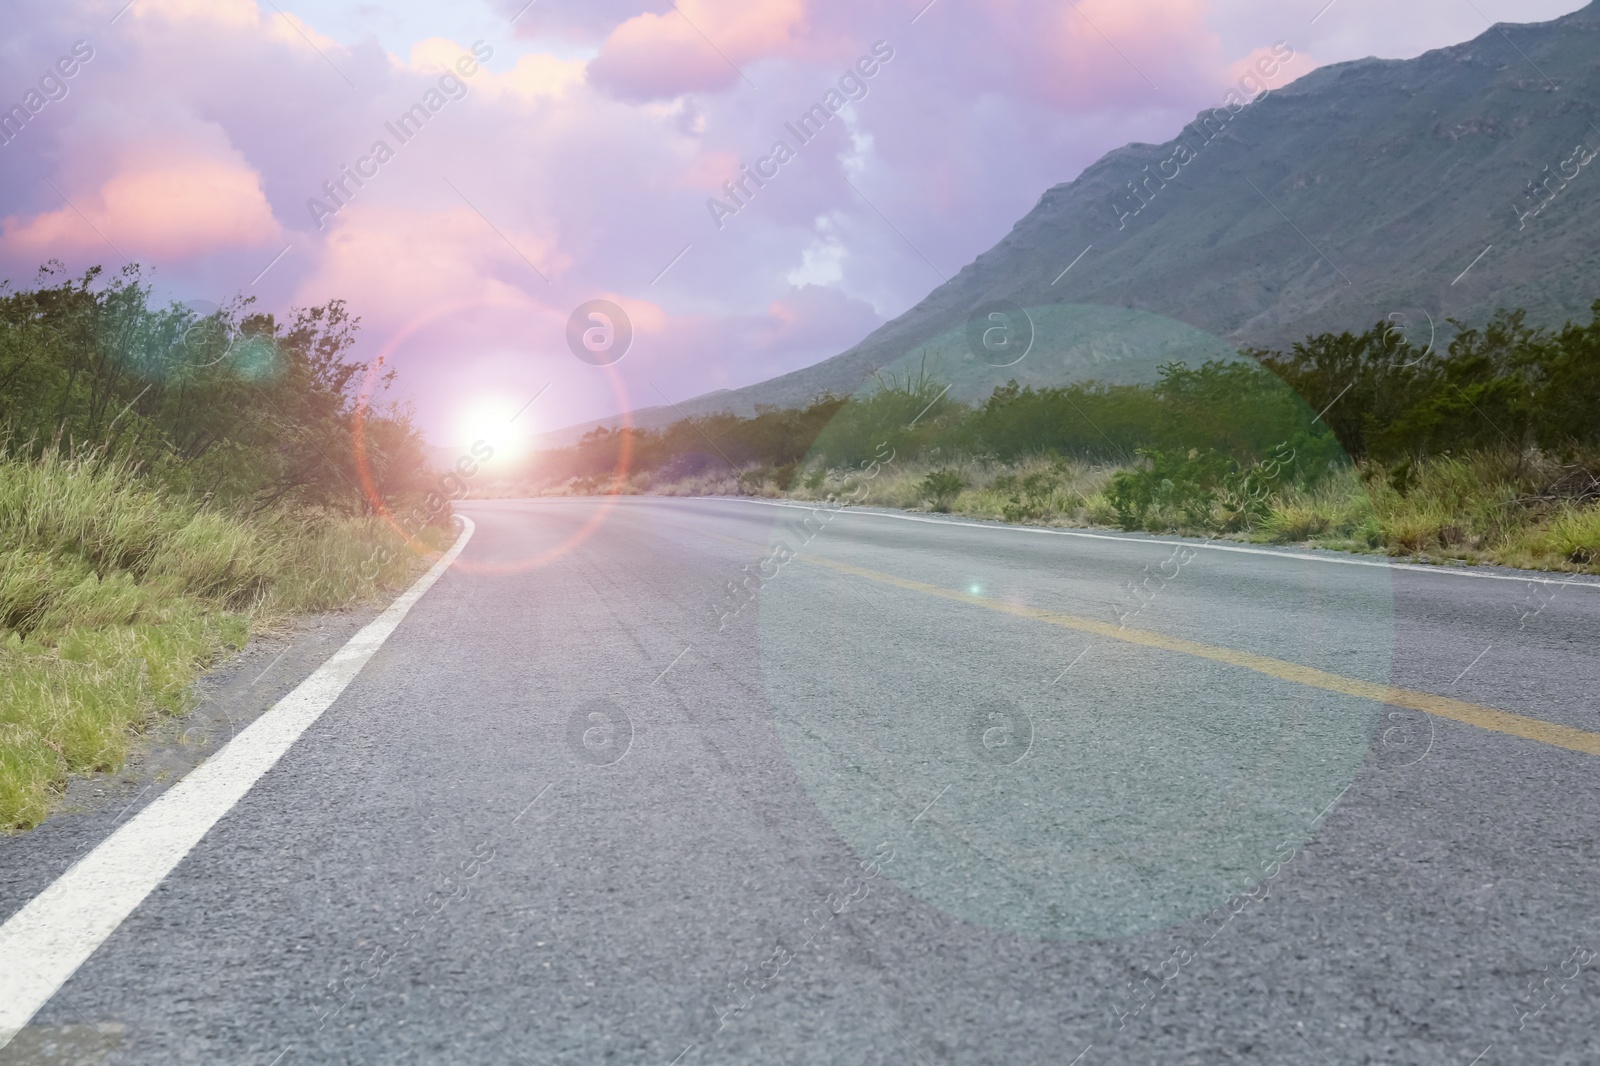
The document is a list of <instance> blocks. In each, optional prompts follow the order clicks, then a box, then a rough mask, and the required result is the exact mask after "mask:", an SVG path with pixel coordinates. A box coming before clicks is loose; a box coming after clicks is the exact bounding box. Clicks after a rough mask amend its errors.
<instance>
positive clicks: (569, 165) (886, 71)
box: [0, 0, 1582, 446]
mask: <svg viewBox="0 0 1600 1066" xmlns="http://www.w3.org/2000/svg"><path fill="white" fill-rule="evenodd" d="M925 2H926V0H679V2H678V4H677V8H676V10H675V9H674V7H673V5H672V4H671V3H666V2H662V3H641V2H638V0H535V2H533V3H532V4H529V5H528V6H526V7H525V8H524V0H504V2H500V0H465V2H464V3H462V4H460V5H459V6H457V7H455V8H454V9H453V10H451V11H448V12H443V13H441V12H439V10H438V9H439V8H440V7H443V6H444V5H440V4H437V3H430V4H422V3H411V4H386V5H384V7H383V8H382V9H381V10H380V9H377V8H374V7H373V6H371V5H369V4H365V3H360V2H356V0H351V2H340V0H329V2H325V3H311V2H307V0H280V2H279V3H278V4H277V6H276V7H274V5H273V4H272V3H268V2H265V0H264V2H262V3H261V4H259V5H258V4H256V3H254V2H252V0H135V2H134V3H133V4H132V5H131V6H129V7H128V8H126V9H125V10H124V9H123V3H124V0H107V2H104V3H100V2H95V3H80V2H72V0H68V2H65V3H63V2H60V0H30V2H24V3H21V4H16V5H8V7H10V10H8V13H7V15H8V18H7V22H8V24H7V27H6V34H5V41H4V43H3V44H0V107H4V108H10V107H12V106H13V105H22V106H27V105H28V104H29V103H30V102H32V103H33V105H34V106H35V107H36V108H37V113H36V114H33V115H32V117H31V118H30V119H29V121H28V122H27V123H26V124H25V125H24V126H23V128H22V130H21V132H20V133H19V134H17V135H16V136H15V137H14V138H12V139H11V140H10V141H9V143H5V144H4V145H0V198H3V202H0V218H3V226H4V229H3V234H4V239H3V242H0V276H3V277H6V278H9V279H10V280H11V281H12V283H13V284H14V285H15V284H18V283H22V284H26V283H28V282H30V281H31V280H32V277H33V271H34V269H35V268H36V267H37V266H38V265H39V264H40V263H41V262H43V261H44V260H45V259H47V258H51V257H54V258H59V259H61V260H63V261H64V262H66V263H67V264H68V266H69V267H71V268H73V269H74V270H77V269H81V268H84V267H87V266H89V265H92V264H94V263H104V264H106V265H107V266H108V267H111V266H120V265H121V263H122V262H123V257H124V256H126V257H127V258H128V259H131V260H134V261H137V262H140V263H143V264H146V265H147V266H149V267H150V268H152V269H153V271H154V276H155V280H156V282H157V285H158V289H159V291H160V292H161V293H162V295H163V296H170V297H172V298H174V299H178V300H191V299H205V300H210V301H214V302H221V301H222V300H223V299H224V298H226V297H228V296H230V295H232V294H235V293H240V292H244V293H249V294H254V295H256V296H257V297H258V303H259V304H260V305H261V306H263V307H265V308H267V309H270V310H274V311H283V310H285V309H287V308H288V307H290V306H293V305H297V304H308V303H320V302H323V301H325V300H328V299H330V298H335V297H342V298H344V299H346V300H348V301H349V302H350V304H351V307H352V309H353V310H354V311H355V312H356V313H357V314H359V315H360V316H361V317H362V319H363V324H364V325H363V333H362V336H363V340H362V346H361V353H362V354H363V355H367V356H371V355H375V354H377V353H379V352H384V353H386V354H387V355H388V357H389V359H390V361H391V363H392V364H393V365H394V366H396V367H397V368H398V369H399V371H400V375H399V377H400V380H399V384H398V387H397V390H396V392H395V394H394V395H395V397H396V398H399V399H404V400H408V401H410V402H412V403H413V404H414V405H415V407H416V411H417V414H418V417H419V420H420V422H421V424H422V425H423V427H424V428H425V429H426V430H427V432H428V434H429V437H430V439H431V440H433V441H434V442H435V443H438V444H441V445H447V446H448V445H453V444H455V443H457V442H459V441H460V440H461V439H462V438H463V437H471V436H476V435H479V434H481V433H483V432H485V427H486V426H489V425H492V424H495V423H497V422H498V423H503V422H504V421H505V416H508V415H509V413H510V412H513V411H515V410H516V409H517V408H518V407H520V406H521V405H522V404H523V403H524V402H525V401H526V400H528V399H529V398H531V397H533V396H534V395H535V394H539V393H540V390H541V389H544V390H545V391H544V392H543V393H542V394H540V395H539V399H538V401H537V402H536V403H535V404H534V405H533V406H532V407H531V408H529V409H528V412H527V414H526V415H524V416H522V417H521V418H519V419H518V421H517V423H516V431H517V432H533V431H538V430H542V429H550V428H555V427H557V426H561V425H566V424H570V423H572V422H576V421H580V420H583V419H588V418H595V417H599V416H602V415H606V414H610V413H613V412H615V411H616V410H618V409H619V407H621V406H623V405H627V406H639V407H642V406H651V405H655V404H659V403H661V402H663V397H666V398H670V399H673V400H678V399H684V398H687V397H689V396H694V395H697V394H699V393H703V392H706V391H709V390H711V389H715V388H722V387H733V386H738V385H744V384H749V383H751V382H754V381H759V380H762V379H764V378H768V377H771V376H773V375H775V374H779V373H782V372H784V371H788V370H792V369H795V368H798V367H802V366H806V365H809V364H811V363H814V362H817V361H818V360H820V359H824V358H826V357H828V356H830V355H834V354H836V353H838V352H839V351H841V350H843V349H845V348H847V347H849V346H850V345H851V344H853V343H855V342H856V341H858V340H859V339H861V337H863V336H865V335H866V334H867V333H868V332H870V331H871V330H872V329H873V328H874V327H876V326H877V325H879V324H880V323H882V322H883V321H885V320H887V319H889V318H892V317H894V316H896V315H898V314H900V313H901V312H903V311H905V310H906V309H907V308H908V307H910V306H911V305H913V304H914V303H916V302H917V301H918V300H920V299H921V298H922V297H923V296H924V295H926V294H927V292H928V290H929V289H931V288H933V287H934V286H935V285H937V284H938V283H939V282H940V281H941V280H942V278H943V277H946V276H949V275H952V274H954V273H955V272H956V271H957V270H959V269H960V268H961V267H962V266H963V265H965V264H966V263H968V262H970V261H971V260H972V259H973V258H974V257H975V256H976V255H977V254H978V253H980V252H982V251H983V250H984V249H986V248H988V247H989V246H990V245H992V244H993V243H994V242H995V241H996V240H998V239H999V238H1000V237H1001V236H1003V235H1004V234H1005V232H1006V231H1007V230H1008V229H1009V228H1010V227H1011V225H1012V224H1013V223H1014V222H1016V220H1017V219H1018V218H1020V217H1021V216H1022V215H1023V214H1024V213H1026V212H1027V211H1028V210H1029V209H1030V208H1031V207H1032V206H1033V204H1034V203H1035V202H1036V201H1037V199H1038V197H1039V195H1040V193H1041V192H1043V191H1044V189H1046V188H1047V187H1048V186H1050V185H1052V184H1055V183H1057V182H1061V181H1066V180H1069V179H1071V178H1073V177H1074V176H1076V175H1077V174H1078V172H1079V171H1080V170H1081V169H1082V168H1083V167H1084V166H1086V165H1087V164H1089V163H1091V162H1093V161H1094V160H1095V159H1097V158H1098V157H1099V156H1101V155H1102V154H1104V153H1105V152H1106V151H1108V150H1109V149H1112V148H1115V147H1117V146H1119V145H1122V144H1125V143H1127V142H1129V141H1139V140H1142V141H1162V140H1166V139H1168V138H1169V137H1170V136H1171V135H1172V134H1173V132H1175V131H1176V129H1177V128H1178V126H1179V125H1181V124H1182V123H1183V122H1185V121H1186V120H1188V119H1190V118H1192V117H1193V116H1194V114H1195V112H1196V111H1198V110H1199V109H1200V108H1202V107H1207V106H1214V105H1216V104H1218V103H1220V102H1221V100H1222V98H1223V96H1224V95H1225V94H1226V93H1227V92H1228V90H1229V89H1230V88H1231V87H1232V86H1233V85H1234V84H1236V83H1237V81H1238V79H1239V77H1240V75H1241V73H1242V72H1243V70H1244V69H1245V66H1246V65H1247V64H1248V62H1249V61H1250V60H1251V58H1252V57H1253V56H1255V55H1257V54H1259V53H1261V52H1263V51H1265V50H1268V49H1270V48H1271V46H1272V45H1273V44H1274V43H1275V42H1284V43H1286V44H1287V45H1288V46H1289V47H1290V48H1292V49H1293V50H1294V52H1295V53H1296V59H1295V60H1294V61H1293V62H1292V63H1291V64H1289V65H1288V66H1287V67H1286V68H1285V69H1284V71H1283V72H1281V73H1280V74H1278V75H1277V76H1276V77H1275V78H1274V79H1273V81H1272V83H1271V85H1272V87H1277V86H1279V85H1282V84H1284V83H1285V82H1286V81H1288V80H1290V79H1292V78H1294V77H1298V76H1299V75H1301V74H1304V73H1305V72H1306V71H1308V70H1310V69H1311V68H1312V67H1314V66H1317V65H1321V64H1325V63H1329V62H1337V61H1340V60H1346V59H1353V58H1358V57H1361V56H1367V55H1378V56H1384V57H1392V58H1400V57H1407V56H1414V55H1417V54H1419V53H1420V52H1423V51H1425V50H1427V49H1429V48H1435V47H1439V46H1442V45H1447V44H1452V43H1455V42H1458V41H1462V40H1465V39H1468V38H1470V37H1474V36H1476V35H1478V34H1480V33H1482V32H1483V31H1484V30H1485V29H1487V28H1488V25H1489V22H1490V20H1506V21H1542V20H1545V19H1550V18H1555V17H1557V16H1559V15H1561V14H1565V13H1566V12H1569V11H1572V10H1576V9H1577V8H1579V7H1581V6H1582V3H1581V2H1579V0H1411V2H1410V3H1407V4H1405V5H1399V4H1395V3H1392V2H1385V3H1380V2H1378V0H1334V2H1333V3H1332V4H1331V5H1329V4H1328V3H1327V0H1076V3H1073V2H1069V0H986V2H982V3H979V2H976V0H935V2H934V3H933V4H932V5H930V6H928V7H926V8H924V3H925ZM519 9H522V10H521V13H520V14H519V13H518V12H519ZM119 10H121V12H122V13H121V14H120V15H119V14H118V12H119ZM919 12H920V14H919ZM513 17H515V21H513ZM80 41H81V42H86V44H87V48H84V47H82V46H80V47H79V55H80V56H81V55H82V54H84V53H85V52H87V51H89V50H92V58H90V59H88V60H87V61H82V60H78V61H74V60H73V59H72V53H73V48H74V45H75V44H76V43H77V42H80ZM480 41H481V42H482V43H481V44H479V45H478V51H479V54H480V56H481V55H488V56H489V58H488V59H487V61H486V62H485V63H483V64H482V66H475V64H474V63H473V62H471V61H465V60H463V58H462V57H465V56H470V55H471V54H472V52H473V45H474V42H480ZM878 42H882V44H878V55H879V57H880V58H879V59H878V60H877V61H873V60H872V56H873V51H874V45H875V44H877V43H878ZM891 50H892V58H889V59H888V60H887V61H883V60H881V56H883V55H884V54H886V53H887V52H889V51H891ZM490 53H492V54H490ZM63 57H66V59H67V61H66V62H65V63H64V64H63V65H62V66H61V68H60V69H61V70H65V69H69V68H70V69H71V70H72V74H71V76H70V77H61V76H59V71H58V70H57V63H58V61H61V60H62V59H63ZM864 60H865V62H863V61H864ZM458 63H461V64H462V66H461V67H457V64H458ZM858 63H860V64H861V66H860V67H859V68H858V67H857V64H858ZM452 69H454V70H456V71H458V73H455V74H449V73H447V71H451V70H452ZM465 69H472V70H473V73H471V75H470V76H463V75H462V74H461V73H459V71H461V70H465ZM852 70H854V71H855V72H856V73H855V74H852V75H851V76H849V77H846V75H847V72H851V71H852ZM864 70H870V71H871V75H870V76H869V77H868V76H861V74H860V71H864ZM841 78H844V79H845V80H844V91H840V92H839V95H838V96H837V97H834V98H832V99H831V100H830V98H829V96H828V94H829V92H830V90H833V91H839V89H840V84H841ZM41 80H43V82H44V86H43V89H42V90H40V84H41ZM35 90H40V91H39V95H36V96H33V97H31V98H30V97H29V93H30V92H31V91H35ZM63 92H64V95H63ZM430 92H431V93H433V94H434V95H432V96H431V97H430V95H429V94H430ZM847 95H848V96H850V97H855V99H847V98H846V97H847ZM47 96H48V97H55V98H54V99H47V98H46V97H47ZM41 101H42V106H40V103H41ZM841 101H842V102H843V106H842V108H840V109H839V110H838V112H837V114H835V115H832V116H831V117H830V119H829V121H828V122H827V123H826V124H825V125H823V126H822V130H821V132H820V134H818V135H817V136H816V137H814V138H812V139H810V140H809V142H808V143H805V144H803V145H802V144H801V143H800V140H799V138H798V137H796V136H795V134H794V132H793V131H791V130H790V129H788V128H787V127H786V125H785V124H786V123H795V122H796V121H797V120H798V118H799V116H800V115H801V114H803V113H804V112H806V111H807V109H809V108H811V107H812V106H813V105H819V104H820V105H823V106H824V107H827V106H828V105H829V104H830V103H831V104H833V105H834V106H838V105H839V104H840V102H841ZM419 104H420V105H421V106H422V108H423V110H424V112H425V113H426V115H427V120H426V123H425V124H423V125H422V128H421V129H420V130H415V131H412V132H409V133H407V131H401V133H402V134H405V137H404V139H402V136H400V135H397V133H396V132H395V131H394V130H392V129H390V128H389V125H386V124H390V125H392V124H395V123H396V122H397V121H398V119H399V118H400V116H401V115H403V114H405V113H406V112H407V111H408V109H410V108H412V107H413V105H419ZM430 106H431V108H432V109H431V110H430ZM8 136H9V134H8ZM779 140H782V141H784V142H785V143H786V145H787V146H788V148H789V149H790V150H791V151H792V158H789V157H787V155H785V154H783V153H780V154H779V155H778V156H777V157H774V152H773V149H774V143H775V142H777V141H779ZM378 141H383V142H384V143H385V144H386V146H387V149H388V151H387V152H379V153H378V154H377V156H375V155H374V154H373V149H374V147H375V144H376V142H378ZM380 156H381V157H383V158H381V159H380V158H379V157H380ZM363 160H364V161H365V162H363ZM763 161H765V162H763ZM758 165H759V166H763V167H764V168H765V172H766V173H767V174H770V175H771V177H770V178H769V179H766V180H765V183H764V185H763V186H761V187H759V188H758V187H757V186H756V185H754V184H753V183H749V182H747V184H746V188H747V189H749V190H750V192H751V195H749V196H748V198H744V199H745V200H746V202H745V203H744V204H743V205H736V204H735V203H734V202H733V201H731V200H730V199H729V198H728V197H727V196H726V194H725V193H724V192H723V185H724V182H727V181H729V180H731V179H735V180H736V179H738V177H739V176H740V175H739V171H740V167H741V166H749V167H756V166H758ZM347 166H348V167H352V168H356V167H362V168H364V169H365V171H366V173H367V174H368V175H370V176H368V177H366V178H364V179H362V180H363V184H362V185H361V186H360V187H357V186H356V185H355V184H354V182H352V181H350V180H349V179H345V187H346V189H348V190H349V191H350V193H351V195H349V196H348V197H345V196H344V195H343V194H342V193H341V194H340V198H341V199H345V200H347V202H346V203H343V204H341V203H339V201H338V200H335V199H334V198H332V197H330V196H328V195H326V194H325V193H324V191H323V186H324V183H325V182H329V181H336V180H339V179H340V178H341V168H343V167H347ZM711 197H719V198H720V199H722V201H723V203H724V204H725V205H726V206H727V207H728V208H729V209H731V208H732V207H734V206H739V210H738V211H737V212H732V211H731V210H724V211H719V212H716V217H714V214H713V211H712V210H711V209H710V208H709V207H708V200H709V199H710V198H711ZM312 198H316V199H317V200H319V201H320V202H321V206H320V207H318V206H317V205H313V204H310V203H308V201H310V200H311V199H312ZM742 198H743V197H742ZM719 223H720V226H719ZM686 248H687V251H685V249H686ZM285 249H287V251H285ZM280 253H282V254H281V258H280V257H279V256H280ZM680 253H681V257H680ZM269 264H271V265H270V268H269V269H265V273H264V274H263V273H262V271H263V269H264V268H268V267H269ZM669 264H670V266H669ZM592 299H608V300H611V301H613V302H615V303H617V304H619V305H621V306H622V307H623V308H625V309H626V311H627V313H628V315H629V318H630V320H631V323H632V326H633V331H634V338H633V342H632V345H631V348H630V350H629V351H628V353H627V355H626V357H625V358H623V359H622V360H621V361H620V362H617V363H616V364H615V365H614V366H611V367H609V368H601V367H596V366H593V365H590V364H588V363H585V362H581V361H580V360H578V359H577V358H576V357H575V356H574V355H573V354H572V352H571V351H569V349H568V345H567V340H566V333H567V324H568V319H569V317H570V316H571V313H572V311H573V309H574V308H576V307H577V306H578V305H579V304H581V303H584V302H585V301H588V300H592ZM502 435H503V434H502Z"/></svg>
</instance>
